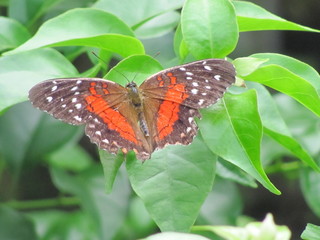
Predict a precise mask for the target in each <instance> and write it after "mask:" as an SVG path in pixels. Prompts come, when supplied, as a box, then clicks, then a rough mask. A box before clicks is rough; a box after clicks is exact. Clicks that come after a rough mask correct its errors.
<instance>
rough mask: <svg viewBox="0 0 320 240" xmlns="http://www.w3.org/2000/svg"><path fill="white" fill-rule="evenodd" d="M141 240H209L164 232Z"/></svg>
mask: <svg viewBox="0 0 320 240" xmlns="http://www.w3.org/2000/svg"><path fill="white" fill-rule="evenodd" d="M141 240H209V238H206V237H203V236H200V235H196V234H191V233H177V232H164V233H157V234H154V235H151V236H149V237H147V238H142V239H141Z"/></svg>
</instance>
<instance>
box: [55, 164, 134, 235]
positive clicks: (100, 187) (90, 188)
mask: <svg viewBox="0 0 320 240" xmlns="http://www.w3.org/2000/svg"><path fill="white" fill-rule="evenodd" d="M51 174H52V178H53V182H54V184H55V185H56V186H57V187H58V188H59V189H60V190H62V191H63V192H67V193H71V194H74V195H75V196H76V197H78V198H79V199H80V201H81V207H82V209H83V210H84V211H85V213H86V214H87V216H88V217H89V218H90V220H91V221H93V223H94V226H95V229H94V230H95V231H96V232H97V233H98V236H99V239H112V237H113V236H114V235H115V234H116V232H117V231H118V229H119V228H120V227H121V225H122V223H123V221H124V218H125V216H126V213H127V208H128V200H129V196H130V194H131V189H130V187H129V183H128V181H127V178H126V176H125V175H124V174H123V172H121V173H119V174H118V176H117V179H116V181H115V186H114V188H113V192H112V193H111V194H109V195H107V194H105V193H104V189H105V186H104V184H105V179H104V176H103V172H102V169H101V166H100V165H96V166H93V167H91V168H90V169H86V170H85V171H83V172H81V173H79V174H77V175H71V174H68V173H67V172H65V171H62V170H61V169H58V168H51Z"/></svg>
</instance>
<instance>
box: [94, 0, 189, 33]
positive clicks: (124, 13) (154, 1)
mask: <svg viewBox="0 0 320 240" xmlns="http://www.w3.org/2000/svg"><path fill="white" fill-rule="evenodd" d="M182 4H183V0H175V1H171V0H122V1H114V0H99V1H97V2H96V3H95V4H94V5H93V7H94V8H99V9H102V10H105V11H107V12H110V13H113V14H114V15H116V16H118V17H119V18H121V19H122V20H123V21H124V22H125V23H127V24H128V25H129V26H131V27H132V26H135V25H137V26H138V25H140V24H141V23H143V22H145V21H146V20H148V19H151V18H153V17H155V16H158V15H160V14H163V13H165V12H170V11H172V10H175V9H179V8H181V7H182Z"/></svg>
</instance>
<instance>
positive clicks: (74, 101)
mask: <svg viewBox="0 0 320 240" xmlns="http://www.w3.org/2000/svg"><path fill="white" fill-rule="evenodd" d="M234 82H235V68H234V66H233V65H232V64H231V63H230V62H228V61H226V60H222V59H205V60H200V61H196V62H191V63H187V64H184V65H180V66H176V67H172V68H168V69H165V70H163V71H160V72H158V73H156V74H154V75H152V76H150V77H149V78H147V79H146V80H145V81H144V82H143V83H142V84H141V85H140V86H137V84H136V83H135V82H133V81H132V82H129V83H128V84H127V85H126V86H125V87H123V86H121V85H119V84H117V83H115V82H112V81H109V80H106V79H102V78H57V79H51V80H46V81H43V82H41V83H39V84H37V85H35V86H34V87H33V88H32V89H31V90H30V91H29V99H30V101H31V103H32V104H33V105H34V106H35V107H36V108H39V109H40V110H43V111H45V112H47V113H49V114H51V115H52V116H53V117H55V118H57V119H60V120H62V121H64V122H67V123H69V124H73V125H83V124H85V125H86V126H85V133H86V135H87V136H89V138H90V140H91V141H92V142H93V143H96V144H97V145H98V147H99V148H101V149H104V150H107V151H109V152H110V153H114V154H116V153H118V151H119V149H121V150H122V152H123V153H124V154H126V153H127V152H128V151H130V150H133V151H134V152H135V153H136V156H137V158H138V159H140V160H142V161H144V160H146V159H149V158H150V157H151V154H152V153H153V152H154V151H155V150H156V149H161V148H164V147H165V146H166V145H168V144H183V145H187V144H190V143H191V142H192V140H193V138H194V136H195V135H196V134H197V131H198V127H197V125H196V123H195V121H194V117H197V118H201V115H200V112H199V109H201V108H205V107H208V106H210V105H212V104H214V103H215V102H216V101H217V100H218V99H220V98H221V97H222V96H223V94H224V93H225V91H226V89H227V88H228V87H229V86H230V85H231V84H233V83H234Z"/></svg>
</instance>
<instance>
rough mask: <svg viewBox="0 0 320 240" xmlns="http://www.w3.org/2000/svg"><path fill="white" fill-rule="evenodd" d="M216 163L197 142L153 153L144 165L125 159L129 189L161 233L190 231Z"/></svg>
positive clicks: (210, 184) (207, 189)
mask: <svg viewBox="0 0 320 240" xmlns="http://www.w3.org/2000/svg"><path fill="white" fill-rule="evenodd" d="M215 160H216V157H215V156H214V155H213V154H211V153H210V151H209V149H208V148H207V147H206V145H205V144H203V143H202V142H201V141H200V140H199V138H196V139H195V140H194V141H193V143H192V144H191V145H190V146H172V145H171V146H167V147H166V148H165V149H163V150H160V151H156V152H154V153H153V155H152V158H151V159H150V160H148V161H146V162H144V163H143V164H142V163H141V162H140V161H137V160H135V159H127V170H128V174H129V179H130V182H131V185H132V187H133V189H134V191H135V192H136V193H137V195H138V196H139V197H140V198H141V199H142V201H143V202H144V204H145V206H146V208H147V210H148V212H149V213H150V215H151V217H152V218H153V220H154V221H155V222H156V224H157V225H158V226H159V228H160V229H161V231H183V232H187V231H189V230H190V227H191V226H192V225H193V223H194V221H195V220H196V217H197V215H198V212H199V210H200V207H201V205H202V203H203V202H204V200H205V198H206V196H207V194H208V193H209V191H211V188H212V184H213V179H214V176H215Z"/></svg>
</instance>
